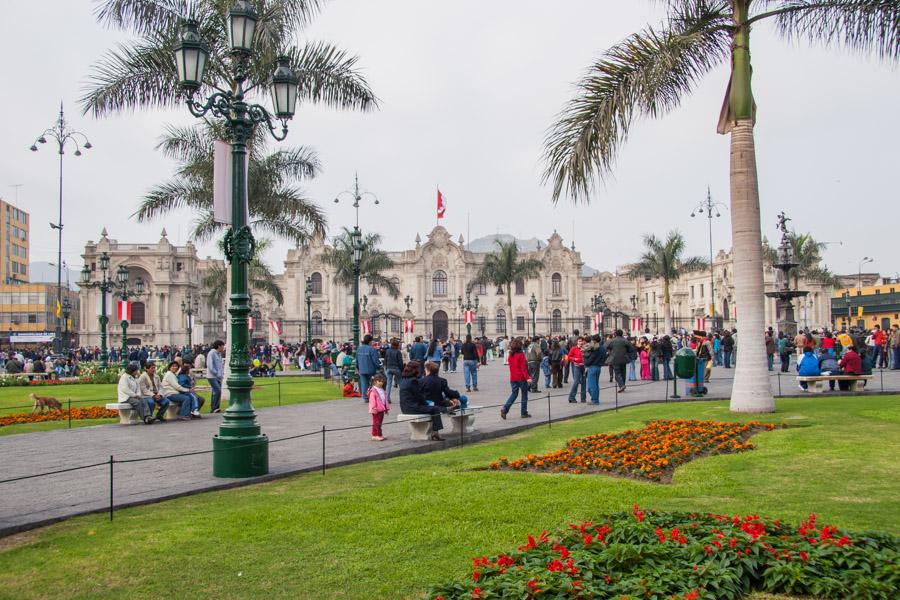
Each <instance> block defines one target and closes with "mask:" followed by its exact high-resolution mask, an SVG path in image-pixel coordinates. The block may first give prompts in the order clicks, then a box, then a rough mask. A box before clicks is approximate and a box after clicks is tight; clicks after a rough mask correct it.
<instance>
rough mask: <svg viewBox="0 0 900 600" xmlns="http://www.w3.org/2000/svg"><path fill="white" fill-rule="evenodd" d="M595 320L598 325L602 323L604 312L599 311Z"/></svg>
mask: <svg viewBox="0 0 900 600" xmlns="http://www.w3.org/2000/svg"><path fill="white" fill-rule="evenodd" d="M595 320H596V321H597V325H600V324H601V323H603V313H602V312H598V313H597V318H596V319H595Z"/></svg>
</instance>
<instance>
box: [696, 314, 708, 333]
mask: <svg viewBox="0 0 900 600" xmlns="http://www.w3.org/2000/svg"><path fill="white" fill-rule="evenodd" d="M694 329H697V330H698V331H706V317H700V318H699V319H697V323H696V327H694Z"/></svg>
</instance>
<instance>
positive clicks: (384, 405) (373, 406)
mask: <svg viewBox="0 0 900 600" xmlns="http://www.w3.org/2000/svg"><path fill="white" fill-rule="evenodd" d="M386 383H387V380H386V379H385V377H384V375H382V374H380V373H376V374H375V375H373V376H372V387H370V388H369V414H371V415H372V441H373V442H383V441H384V440H385V437H384V433H383V432H382V430H381V426H382V424H383V423H384V416H385V415H386V414H387V413H388V412H389V411H390V410H391V403H390V401H389V400H388V393H387V390H385V385H386Z"/></svg>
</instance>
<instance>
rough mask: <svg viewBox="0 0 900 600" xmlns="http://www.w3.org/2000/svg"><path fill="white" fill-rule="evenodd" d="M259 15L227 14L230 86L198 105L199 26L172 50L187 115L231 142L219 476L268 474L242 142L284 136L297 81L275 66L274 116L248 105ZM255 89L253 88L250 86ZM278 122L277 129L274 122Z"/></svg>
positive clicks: (248, 10)
mask: <svg viewBox="0 0 900 600" xmlns="http://www.w3.org/2000/svg"><path fill="white" fill-rule="evenodd" d="M256 25H257V15H256V12H255V10H254V9H253V5H252V4H251V3H250V2H247V1H245V0H238V1H237V2H235V4H234V6H233V7H232V9H231V11H230V12H229V14H228V23H227V27H228V37H229V44H230V46H231V48H230V50H231V61H230V64H228V65H217V67H218V68H219V69H222V68H230V74H231V75H232V77H233V82H234V83H233V87H231V88H230V89H227V90H226V91H223V90H219V89H217V91H215V92H214V93H212V94H211V95H210V96H209V97H208V98H207V99H206V100H205V101H200V102H198V101H195V100H194V95H195V94H196V93H197V92H198V91H199V90H200V89H201V87H203V85H204V82H203V75H204V70H205V68H206V65H207V62H208V59H209V47H208V46H207V45H206V43H205V42H204V41H203V39H202V38H201V37H200V34H199V31H198V27H199V24H198V23H197V22H196V21H187V22H186V23H185V24H184V28H183V31H182V35H181V40H180V43H179V44H178V45H177V46H176V47H175V63H176V66H177V70H178V79H179V83H180V85H181V89H182V91H183V92H184V95H185V97H186V103H187V106H188V110H190V112H191V114H192V115H194V116H195V117H198V118H203V117H206V116H207V114H211V115H212V116H214V117H218V118H220V119H222V120H223V121H224V129H225V132H226V136H227V138H228V140H229V141H230V142H231V158H232V181H231V188H232V190H233V193H232V206H231V209H232V210H231V214H232V223H231V228H230V229H229V230H228V232H227V233H226V234H225V240H224V241H225V257H226V259H227V260H228V262H229V263H230V264H231V290H229V292H230V306H229V308H228V312H229V313H230V315H231V331H230V336H229V338H230V340H231V352H230V353H229V359H228V362H229V367H230V369H231V375H230V376H229V377H228V379H227V381H226V385H227V387H228V391H229V401H228V409H227V410H226V411H225V414H224V419H223V421H222V424H221V425H220V427H219V434H218V435H217V436H215V437H214V438H213V475H215V476H216V477H253V476H257V475H264V474H266V473H268V472H269V447H268V438H267V437H266V436H265V435H262V434H261V433H260V426H259V423H258V422H257V420H256V412H255V411H254V410H253V405H252V404H251V401H250V390H251V389H252V388H253V378H252V377H250V364H251V363H250V354H249V348H248V341H249V340H248V336H249V329H248V327H247V316H248V314H249V313H250V305H249V296H248V294H247V266H248V264H249V263H250V261H251V260H252V259H253V256H254V254H255V253H256V242H255V240H254V238H253V233H252V232H251V230H250V226H249V224H248V223H247V216H246V215H247V181H246V171H245V165H246V161H247V142H248V141H249V140H250V139H251V137H252V136H253V132H254V130H255V128H256V126H257V125H265V126H266V127H267V128H268V129H269V133H270V134H271V135H272V137H274V138H275V139H276V140H279V141H281V140H283V139H284V138H285V137H287V130H288V127H287V122H288V120H290V119H291V118H292V117H293V116H294V111H295V108H296V103H297V88H298V83H299V80H298V78H297V75H296V73H294V71H293V70H292V69H291V67H290V62H289V59H288V58H286V57H281V58H279V59H278V61H277V66H276V68H275V70H274V73H273V76H272V80H271V83H270V92H271V96H272V104H273V109H274V117H273V115H272V114H271V113H269V111H268V110H266V109H265V108H264V107H262V106H260V105H259V104H248V103H247V101H246V98H245V93H246V91H247V90H246V89H245V87H244V84H245V82H246V81H247V78H248V71H249V60H250V57H251V55H252V53H253V40H254V37H255V32H256ZM251 88H252V86H251ZM274 119H278V120H279V121H280V122H281V127H280V131H279V129H277V128H276V126H275V124H274V123H273V121H274Z"/></svg>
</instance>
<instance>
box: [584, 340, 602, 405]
mask: <svg viewBox="0 0 900 600" xmlns="http://www.w3.org/2000/svg"><path fill="white" fill-rule="evenodd" d="M582 356H583V358H584V367H585V369H586V370H587V391H588V394H590V396H591V404H600V372H601V371H602V370H603V363H604V362H606V347H605V346H604V345H603V340H602V339H601V338H600V336H599V335H594V336H591V341H590V343H588V344H585V345H584V347H583V348H582Z"/></svg>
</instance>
